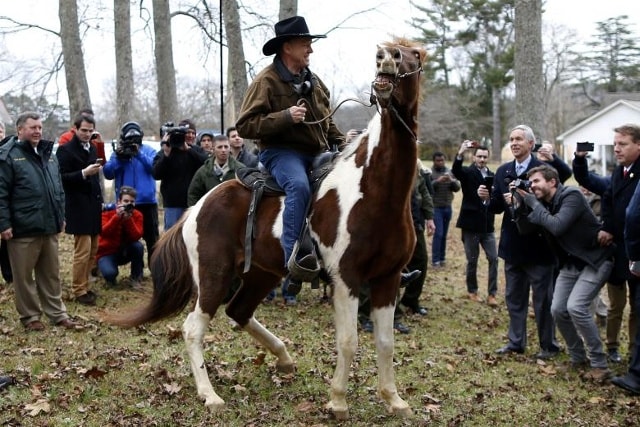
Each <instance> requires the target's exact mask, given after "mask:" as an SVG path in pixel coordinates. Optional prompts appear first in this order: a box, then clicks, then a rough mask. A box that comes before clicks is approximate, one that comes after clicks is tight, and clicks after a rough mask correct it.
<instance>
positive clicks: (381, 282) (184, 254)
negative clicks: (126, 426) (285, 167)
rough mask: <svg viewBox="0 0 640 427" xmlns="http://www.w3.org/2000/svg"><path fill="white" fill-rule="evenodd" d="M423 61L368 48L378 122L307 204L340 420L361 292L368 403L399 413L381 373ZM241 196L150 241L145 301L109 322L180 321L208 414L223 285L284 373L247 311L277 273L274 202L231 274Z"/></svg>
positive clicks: (405, 241) (236, 190)
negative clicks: (326, 303)
mask: <svg viewBox="0 0 640 427" xmlns="http://www.w3.org/2000/svg"><path fill="white" fill-rule="evenodd" d="M424 60H425V51H424V50H423V49H422V48H420V47H418V46H417V45H415V44H413V43H411V42H409V41H407V40H404V39H397V40H394V41H393V42H388V43H384V44H381V45H379V46H378V50H377V54H376V68H377V69H376V78H375V81H374V82H373V83H372V88H373V91H374V93H375V96H376V98H377V105H378V114H376V115H375V116H374V118H373V119H372V120H371V122H370V123H369V125H368V127H367V132H366V133H364V134H362V135H361V136H360V137H359V138H358V139H357V140H356V141H354V142H352V143H351V144H349V146H348V147H347V148H346V149H345V150H344V151H343V152H342V153H341V154H340V156H339V157H338V160H337V162H336V164H335V167H334V169H333V170H332V171H331V172H330V173H329V174H328V176H327V177H326V179H325V180H324V182H323V183H322V184H321V187H320V189H319V191H318V193H317V194H316V195H315V196H314V200H313V206H312V210H311V216H310V224H311V234H312V236H313V238H314V240H315V242H316V244H317V247H318V249H319V254H320V256H321V259H322V265H323V268H324V270H326V272H327V274H328V275H329V277H330V278H331V281H332V283H333V285H334V293H333V305H334V310H335V328H336V342H337V351H338V357H337V366H336V370H335V373H334V377H333V380H332V382H331V390H330V401H329V403H328V404H327V407H328V408H329V409H331V410H332V411H333V413H334V414H335V416H336V417H337V418H338V419H346V418H347V417H348V405H347V401H346V391H347V380H348V374H349V369H350V366H351V362H352V361H353V358H354V356H355V353H356V349H357V344H358V336H357V311H358V295H359V292H360V288H361V287H362V286H369V287H370V292H371V307H372V311H371V319H372V321H373V323H374V325H375V328H374V336H375V345H376V351H377V360H378V376H379V379H378V392H379V396H380V397H381V398H382V399H383V400H384V401H385V402H386V404H387V405H388V409H389V410H390V411H391V412H394V413H397V414H399V415H402V416H407V415H410V414H411V409H410V408H409V405H408V404H407V403H406V402H405V401H404V400H402V399H401V398H400V396H399V395H398V391H397V389H396V385H395V374H394V370H393V349H394V336H393V312H394V304H395V301H396V296H397V293H398V288H399V286H400V275H401V271H402V269H403V267H404V266H405V265H406V264H407V262H408V261H409V258H410V256H411V253H412V252H413V247H414V245H415V234H414V229H413V225H412V221H411V214H410V196H411V191H412V188H413V180H414V175H415V164H416V159H417V148H416V142H417V141H416V132H417V123H416V120H417V113H418V102H419V89H420V71H421V70H422V65H423V62H424ZM250 199H251V194H250V192H249V191H248V190H247V189H246V188H244V187H243V186H242V185H241V184H239V183H238V182H235V181H228V182H225V183H224V184H222V185H220V186H218V187H216V188H214V189H213V190H212V191H211V192H209V193H208V194H207V195H206V196H204V197H203V198H202V199H201V200H200V201H199V202H198V203H197V204H196V205H195V206H194V207H193V208H192V209H191V210H189V211H188V212H187V213H186V214H185V215H184V216H183V218H182V219H181V221H180V222H179V223H178V224H176V226H174V227H173V228H171V229H170V230H169V231H168V232H167V233H165V234H164V235H163V236H162V237H161V239H160V240H159V241H158V243H157V246H156V248H155V250H154V253H153V258H152V262H151V266H150V268H151V272H152V276H153V282H154V291H153V296H152V297H151V301H150V302H149V303H148V305H147V306H146V307H143V308H141V309H140V310H139V311H136V312H133V313H129V314H124V315H121V316H114V317H112V318H111V319H110V320H111V321H112V322H113V323H116V324H120V325H122V326H137V325H141V324H143V323H146V322H153V321H157V320H160V319H162V318H165V317H168V316H170V315H173V314H176V313H178V312H180V311H182V310H183V309H184V308H185V306H186V305H187V304H188V303H189V301H190V300H191V299H192V297H193V296H195V308H194V310H193V311H192V312H191V313H189V315H188V316H187V318H186V320H185V321H184V324H183V335H184V339H185V341H186V347H187V352H188V355H189V359H190V363H191V369H192V371H193V375H194V377H195V382H196V386H197V389H198V395H199V396H200V397H201V398H203V399H204V401H205V405H207V406H209V407H210V408H212V409H219V408H222V407H223V406H224V401H223V400H222V399H221V398H220V397H219V396H218V395H217V394H216V393H215V392H214V390H213V387H212V385H211V382H210V380H209V377H208V374H207V370H206V366H205V363H204V357H203V347H202V342H203V337H204V334H205V332H206V330H207V327H208V324H209V321H210V320H211V319H212V318H213V316H214V315H215V313H216V311H217V309H218V307H219V306H220V305H221V304H222V303H223V300H224V299H225V297H226V295H227V292H228V291H229V288H230V285H231V283H232V281H233V279H234V278H235V277H240V278H241V279H242V286H241V287H240V288H239V289H238V290H237V292H236V293H235V295H234V296H233V298H232V299H231V301H230V302H229V303H228V304H227V306H226V314H227V315H228V316H229V317H230V318H231V319H233V320H234V321H235V322H237V323H238V324H239V325H240V326H241V327H242V328H243V329H244V330H245V331H247V332H248V333H249V334H250V335H251V336H252V337H254V338H255V339H256V340H257V341H258V342H259V343H260V344H262V345H263V346H264V347H266V348H267V349H268V350H269V351H270V352H271V353H272V354H273V355H275V356H276V358H277V361H276V367H277V368H278V369H279V370H281V371H285V372H292V371H293V370H294V361H293V360H292V358H291V356H290V355H289V353H288V352H287V349H286V347H285V344H284V343H283V342H282V340H280V339H279V338H278V337H276V336H275V335H274V334H272V333H271V332H270V331H268V330H267V329H266V328H265V327H264V326H263V325H262V324H260V323H259V322H258V320H256V318H255V317H254V311H255V309H256V307H257V306H258V305H259V304H260V303H261V301H262V300H263V298H264V297H265V296H266V295H267V294H268V293H269V291H270V290H271V289H273V288H275V287H276V286H277V285H278V284H279V283H280V280H281V278H282V277H283V276H284V275H285V274H286V271H285V269H284V267H283V266H284V259H283V258H284V256H283V251H282V248H281V246H280V235H281V232H282V211H283V200H284V198H283V197H265V198H263V199H262V202H261V203H260V205H259V206H258V208H257V220H256V224H255V228H254V232H255V240H254V242H253V256H252V260H251V268H250V269H249V271H248V272H247V273H244V274H243V273H242V271H243V264H244V254H245V252H244V236H245V227H246V218H247V212H248V210H249V204H250V201H251V200H250Z"/></svg>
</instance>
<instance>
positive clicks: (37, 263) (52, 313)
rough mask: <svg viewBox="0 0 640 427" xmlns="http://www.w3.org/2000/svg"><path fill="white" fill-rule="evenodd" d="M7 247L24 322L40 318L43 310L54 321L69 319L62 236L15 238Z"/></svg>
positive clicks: (19, 309) (21, 317)
mask: <svg viewBox="0 0 640 427" xmlns="http://www.w3.org/2000/svg"><path fill="white" fill-rule="evenodd" d="M7 249H8V250H9V259H10V261H11V268H12V269H13V283H14V288H15V302H16V309H17V310H18V314H19V315H20V321H21V322H22V324H23V325H27V324H29V323H31V322H33V321H35V320H39V319H40V316H41V314H42V311H44V313H45V314H46V315H47V317H48V318H49V319H50V320H51V322H52V323H54V324H56V323H58V322H60V321H61V320H64V319H67V318H69V316H68V315H67V309H66V307H65V305H64V303H63V302H62V288H61V286H60V264H59V261H58V235H57V234H47V235H43V236H36V237H20V238H13V239H11V240H8V241H7ZM34 275H35V280H34ZM40 307H42V310H41V309H40Z"/></svg>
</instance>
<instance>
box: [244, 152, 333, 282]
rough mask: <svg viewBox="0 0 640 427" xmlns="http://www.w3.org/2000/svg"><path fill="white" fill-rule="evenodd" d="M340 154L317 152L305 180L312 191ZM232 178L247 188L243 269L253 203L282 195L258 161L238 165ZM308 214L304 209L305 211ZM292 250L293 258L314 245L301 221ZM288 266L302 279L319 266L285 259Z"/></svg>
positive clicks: (249, 251) (247, 259)
mask: <svg viewBox="0 0 640 427" xmlns="http://www.w3.org/2000/svg"><path fill="white" fill-rule="evenodd" d="M339 155H340V152H338V151H335V152H334V151H325V152H323V153H320V154H319V155H317V156H316V157H315V158H314V160H313V162H312V165H311V170H309V172H308V175H309V182H310V183H311V187H312V192H313V193H314V194H315V193H316V192H317V191H318V189H319V188H320V184H321V183H322V181H323V180H324V178H325V177H326V176H327V175H328V174H329V172H330V171H331V170H332V169H333V166H334V164H335V162H336V159H337V157H338V156H339ZM236 180H238V181H239V182H240V183H241V184H242V185H243V186H245V187H246V188H247V189H249V190H250V191H251V203H250V204H249V212H247V226H246V229H245V239H244V243H245V245H244V254H245V258H244V270H243V272H244V273H246V272H247V271H249V269H250V268H251V254H252V242H253V239H254V238H255V232H254V230H255V224H256V212H257V207H258V205H259V204H260V200H262V197H264V196H282V195H284V194H285V193H284V190H283V189H282V188H281V187H280V186H279V185H278V183H277V182H276V180H275V179H274V178H273V176H271V175H270V174H269V172H268V171H267V170H266V169H265V168H264V167H263V166H262V165H259V167H257V168H240V169H237V170H236ZM307 215H308V212H307ZM293 250H294V253H293V256H292V257H291V258H292V259H295V255H296V254H297V252H298V251H299V250H302V251H303V253H306V252H315V247H314V244H313V240H312V239H311V235H310V234H309V228H308V226H307V225H306V224H305V226H304V227H303V230H302V233H301V235H300V237H299V238H298V242H296V245H295V247H294V249H293ZM288 268H289V270H290V271H291V270H292V269H294V268H295V269H296V270H297V271H296V272H297V273H298V275H302V276H306V278H305V280H304V281H312V280H314V279H315V278H316V277H317V275H318V273H319V270H320V267H319V266H317V267H309V266H306V267H305V266H299V265H297V264H296V262H295V261H294V262H293V263H292V262H291V260H289V262H288Z"/></svg>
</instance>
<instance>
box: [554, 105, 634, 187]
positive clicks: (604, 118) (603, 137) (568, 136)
mask: <svg viewBox="0 0 640 427" xmlns="http://www.w3.org/2000/svg"><path fill="white" fill-rule="evenodd" d="M626 123H634V124H637V125H640V101H630V100H627V99H620V100H618V101H616V102H614V103H613V104H611V105H608V106H607V107H605V108H603V109H602V110H600V111H598V112H597V113H595V114H593V115H592V116H590V117H588V118H586V119H585V120H583V121H581V122H580V123H578V124H577V125H575V126H574V127H572V128H571V129H569V130H568V131H566V132H564V133H562V134H561V135H558V136H557V137H556V139H557V140H558V142H562V145H563V147H564V160H565V161H566V162H567V163H569V164H570V162H571V160H572V159H573V153H574V152H575V151H576V142H584V141H589V142H593V143H594V144H595V151H594V152H593V153H592V154H590V155H589V157H590V159H591V161H590V164H591V166H595V167H596V168H597V169H599V171H598V173H600V174H601V175H608V174H609V172H608V170H609V169H611V168H612V167H614V166H615V159H614V156H613V129H614V128H616V127H618V126H620V125H623V124H626Z"/></svg>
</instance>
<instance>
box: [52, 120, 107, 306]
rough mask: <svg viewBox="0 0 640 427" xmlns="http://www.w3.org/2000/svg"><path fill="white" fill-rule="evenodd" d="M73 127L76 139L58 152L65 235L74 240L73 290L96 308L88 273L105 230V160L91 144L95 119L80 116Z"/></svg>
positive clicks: (59, 148) (76, 296) (82, 300)
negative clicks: (101, 176) (102, 183)
mask: <svg viewBox="0 0 640 427" xmlns="http://www.w3.org/2000/svg"><path fill="white" fill-rule="evenodd" d="M73 125H74V127H75V129H76V131H75V134H74V136H73V138H72V139H71V141H69V142H68V143H66V144H64V145H62V146H60V147H58V150H57V151H56V157H57V158H58V163H59V164H60V175H61V176H62V186H63V187H64V192H65V219H66V228H65V232H66V233H67V234H72V235H73V238H74V250H73V267H72V276H73V277H72V283H71V288H72V290H73V294H74V296H75V299H76V301H77V302H78V303H80V304H84V305H95V304H96V298H97V295H96V294H95V293H94V292H93V291H91V290H90V289H89V273H90V271H91V268H92V267H93V266H94V263H95V258H96V252H97V250H98V235H99V234H100V230H101V229H102V216H101V215H102V190H101V189H100V179H99V175H98V174H99V173H100V169H102V166H101V162H102V161H103V160H104V159H98V158H97V154H96V147H95V146H94V145H93V144H91V143H90V141H91V136H92V135H93V133H94V132H95V125H96V122H95V119H94V118H93V116H92V115H89V114H86V113H85V114H80V115H78V116H77V117H76V118H75V120H74V122H73Z"/></svg>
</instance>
